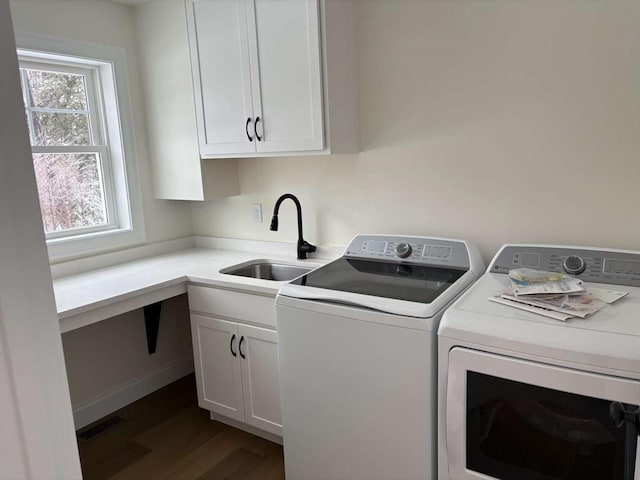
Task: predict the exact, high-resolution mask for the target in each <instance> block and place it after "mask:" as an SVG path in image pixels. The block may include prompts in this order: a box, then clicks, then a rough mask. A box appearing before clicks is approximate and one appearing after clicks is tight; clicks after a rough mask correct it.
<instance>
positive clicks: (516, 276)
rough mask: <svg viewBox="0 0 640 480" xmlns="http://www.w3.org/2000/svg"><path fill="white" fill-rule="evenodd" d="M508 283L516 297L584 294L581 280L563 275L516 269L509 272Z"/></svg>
mask: <svg viewBox="0 0 640 480" xmlns="http://www.w3.org/2000/svg"><path fill="white" fill-rule="evenodd" d="M509 282H510V284H511V288H512V290H513V294H514V295H515V296H516V297H520V296H523V295H535V296H541V295H573V294H580V293H583V292H585V291H586V290H585V288H584V287H583V286H582V280H578V279H577V278H573V277H570V276H569V275H565V274H564V273H558V272H545V271H538V270H532V269H530V268H516V269H514V270H511V271H510V272H509Z"/></svg>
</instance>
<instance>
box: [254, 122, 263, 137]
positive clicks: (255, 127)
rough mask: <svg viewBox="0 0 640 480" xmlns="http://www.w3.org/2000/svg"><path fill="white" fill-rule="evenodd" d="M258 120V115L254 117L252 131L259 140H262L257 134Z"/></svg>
mask: <svg viewBox="0 0 640 480" xmlns="http://www.w3.org/2000/svg"><path fill="white" fill-rule="evenodd" d="M259 121H260V117H256V123H255V124H254V125H253V133H255V134H256V138H257V139H258V141H259V142H261V141H262V138H261V137H260V135H258V122H259Z"/></svg>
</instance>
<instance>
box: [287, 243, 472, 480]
mask: <svg viewBox="0 0 640 480" xmlns="http://www.w3.org/2000/svg"><path fill="white" fill-rule="evenodd" d="M483 269H484V265H483V261H482V258H481V256H480V254H479V252H478V250H477V248H476V247H475V246H473V245H472V244H470V243H469V242H465V241H462V240H448V239H439V238H427V237H400V236H384V235H358V236H356V237H355V238H354V239H353V241H352V242H351V243H350V245H349V246H348V247H347V249H346V251H345V252H344V254H343V256H342V257H340V258H338V259H337V260H335V261H334V262H331V263H329V264H327V265H325V266H323V267H320V268H318V269H317V270H314V271H313V272H310V273H309V274H307V275H304V276H302V277H300V278H298V279H296V280H294V281H293V282H291V283H289V284H286V285H284V286H283V287H282V288H281V289H280V292H279V294H278V297H277V298H276V315H277V325H278V357H279V365H280V391H281V405H282V421H283V428H284V431H283V440H284V457H285V474H286V476H287V478H288V479H292V480H301V479H341V480H346V479H367V480H376V479H380V480H390V479H396V480H400V479H429V480H430V479H433V478H435V475H436V470H435V460H436V456H435V455H436V449H435V446H436V425H437V424H436V394H435V388H436V376H437V368H436V330H437V326H438V321H439V320H440V317H441V315H442V312H443V311H444V309H445V308H446V307H447V306H448V305H449V304H450V303H451V302H452V301H453V300H454V299H455V298H456V297H458V296H459V295H460V294H461V293H462V292H463V291H464V290H465V289H467V288H468V287H469V285H471V284H472V283H473V281H475V280H476V279H477V278H478V277H479V275H480V274H481V273H482V271H483Z"/></svg>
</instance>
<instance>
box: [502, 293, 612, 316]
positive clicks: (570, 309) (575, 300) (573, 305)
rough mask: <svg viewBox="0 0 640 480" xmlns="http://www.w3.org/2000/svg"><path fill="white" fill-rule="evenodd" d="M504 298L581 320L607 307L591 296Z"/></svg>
mask: <svg viewBox="0 0 640 480" xmlns="http://www.w3.org/2000/svg"><path fill="white" fill-rule="evenodd" d="M502 298H504V299H506V300H511V301H513V302H518V303H522V304H526V305H531V306H532V307H540V308H544V309H548V310H553V311H554V312H560V313H564V314H566V315H571V316H572V317H580V318H586V317H588V316H589V315H593V314H594V313H596V312H597V311H598V310H600V309H601V308H602V307H604V306H605V305H606V303H605V302H603V301H601V300H598V299H596V298H593V297H592V296H591V295H589V294H583V295H572V296H569V295H560V296H558V297H555V298H545V299H544V300H538V299H536V298H530V297H529V298H528V297H514V296H513V295H507V294H503V295H502Z"/></svg>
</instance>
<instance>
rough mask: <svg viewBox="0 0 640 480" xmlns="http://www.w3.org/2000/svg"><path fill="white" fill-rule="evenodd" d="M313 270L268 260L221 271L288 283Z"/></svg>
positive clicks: (221, 271)
mask: <svg viewBox="0 0 640 480" xmlns="http://www.w3.org/2000/svg"><path fill="white" fill-rule="evenodd" d="M313 268H315V267H301V266H300V265H287V264H285V263H276V262H270V261H267V260H256V261H254V262H248V263H241V264H240V265H233V266H231V267H227V268H223V269H222V270H220V273H225V274H227V275H237V276H240V277H249V278H259V279H262V280H273V281H276V282H286V281H288V280H293V279H294V278H296V277H299V276H300V275H304V274H305V273H308V272H310V271H311V270H313Z"/></svg>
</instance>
